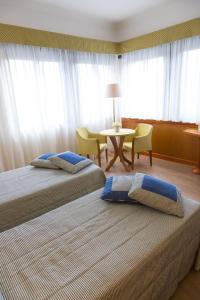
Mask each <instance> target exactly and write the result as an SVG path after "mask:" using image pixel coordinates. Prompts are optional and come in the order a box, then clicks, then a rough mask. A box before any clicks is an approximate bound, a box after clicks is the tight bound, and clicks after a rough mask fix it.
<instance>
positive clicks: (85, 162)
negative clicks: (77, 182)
mask: <svg viewBox="0 0 200 300" xmlns="http://www.w3.org/2000/svg"><path fill="white" fill-rule="evenodd" d="M48 159H49V160H50V161H51V162H52V163H53V164H55V165H56V166H58V167H59V168H61V169H63V170H65V171H67V172H69V173H77V172H78V171H80V170H81V169H83V168H85V167H87V166H89V165H90V164H92V161H91V160H90V159H88V158H86V157H83V156H80V155H78V154H76V153H74V152H70V151H66V152H63V153H59V154H56V155H54V156H50V157H49V158H48Z"/></svg>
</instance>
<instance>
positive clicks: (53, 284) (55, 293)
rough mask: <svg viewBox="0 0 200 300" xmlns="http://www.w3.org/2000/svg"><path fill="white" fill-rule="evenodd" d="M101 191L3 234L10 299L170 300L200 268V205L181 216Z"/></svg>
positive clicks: (188, 204)
mask: <svg viewBox="0 0 200 300" xmlns="http://www.w3.org/2000/svg"><path fill="white" fill-rule="evenodd" d="M101 192H102V189H100V190H97V191H95V192H93V193H91V194H89V195H86V196H84V197H81V198H79V199H77V200H75V201H73V202H71V203H68V204H65V205H63V206H61V207H59V208H57V209H55V210H53V211H51V212H48V213H46V214H44V215H42V216H40V217H38V218H35V219H33V220H31V221H29V222H27V223H25V224H22V225H20V226H17V227H15V228H12V229H10V230H8V231H5V232H3V233H1V234H0V245H1V247H0V268H1V269H0V271H1V272H0V276H1V278H0V280H1V291H2V295H3V296H4V297H5V299H6V300H27V299H28V300H32V299H34V300H35V299H37V300H44V299H48V300H58V299H59V300H62V299H63V300H66V299H67V300H97V299H98V300H135V299H140V300H149V299H151V300H156V299H157V300H160V299H162V300H165V299H169V298H170V296H171V295H172V294H173V292H174V291H175V289H176V287H177V285H178V283H179V282H180V281H181V280H182V279H183V277H184V276H185V275H186V274H187V273H188V271H189V270H190V268H191V267H192V266H193V265H195V268H196V269H199V267H200V265H198V260H197V255H198V254H199V243H200V204H199V203H197V202H195V201H192V200H184V210H185V217H184V218H178V217H175V216H171V215H166V214H164V213H161V212H159V211H156V210H153V209H151V208H148V207H145V206H142V205H139V204H136V205H127V204H114V203H108V202H104V201H103V200H101V199H100V195H101Z"/></svg>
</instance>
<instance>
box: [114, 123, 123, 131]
mask: <svg viewBox="0 0 200 300" xmlns="http://www.w3.org/2000/svg"><path fill="white" fill-rule="evenodd" d="M112 128H113V129H114V130H115V132H119V131H120V128H122V124H121V123H120V122H113V123H112Z"/></svg>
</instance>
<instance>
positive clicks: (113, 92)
mask: <svg viewBox="0 0 200 300" xmlns="http://www.w3.org/2000/svg"><path fill="white" fill-rule="evenodd" d="M120 96H121V92H120V87H119V84H118V83H110V84H108V85H107V88H106V98H118V97H120Z"/></svg>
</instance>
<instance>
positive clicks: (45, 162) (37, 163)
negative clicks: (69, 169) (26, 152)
mask: <svg viewBox="0 0 200 300" xmlns="http://www.w3.org/2000/svg"><path fill="white" fill-rule="evenodd" d="M54 155H55V153H45V154H42V155H40V156H38V157H37V158H35V159H34V160H33V161H32V162H31V165H32V166H34V167H37V168H47V169H59V167H58V166H56V165H54V164H53V162H51V161H50V160H49V159H48V158H49V157H52V156H54Z"/></svg>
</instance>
